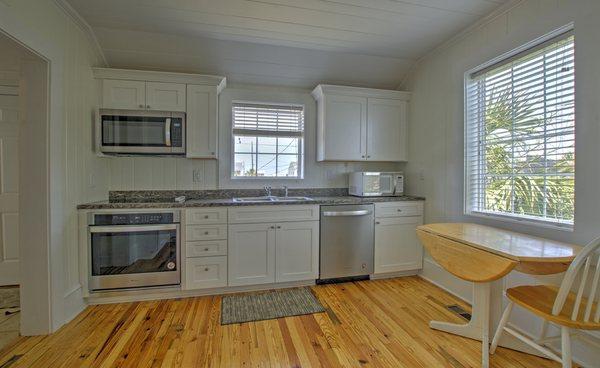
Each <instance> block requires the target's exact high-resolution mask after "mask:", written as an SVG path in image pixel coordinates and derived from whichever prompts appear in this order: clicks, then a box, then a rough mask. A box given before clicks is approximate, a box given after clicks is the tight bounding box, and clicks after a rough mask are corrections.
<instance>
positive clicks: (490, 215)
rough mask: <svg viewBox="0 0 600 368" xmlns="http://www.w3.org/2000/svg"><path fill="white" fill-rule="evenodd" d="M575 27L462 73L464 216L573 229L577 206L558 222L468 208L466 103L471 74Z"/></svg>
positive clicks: (545, 36)
mask: <svg viewBox="0 0 600 368" xmlns="http://www.w3.org/2000/svg"><path fill="white" fill-rule="evenodd" d="M574 28H575V24H574V23H573V22H571V23H569V24H566V25H565V26H562V27H560V28H557V29H555V30H554V31H552V32H549V33H547V34H545V35H543V36H541V37H538V38H536V39H535V40H532V41H530V42H528V43H526V44H524V45H522V46H520V47H517V48H515V49H513V50H511V51H508V52H506V53H504V54H502V55H500V56H498V57H496V58H493V59H492V60H489V61H488V62H486V63H483V64H481V65H478V66H476V67H474V68H471V69H469V70H467V71H466V72H465V73H464V75H463V120H464V121H463V134H464V136H463V139H464V141H463V142H464V147H463V149H464V150H463V214H464V215H465V216H470V217H476V218H485V219H492V220H497V221H503V222H509V223H515V224H523V225H531V226H535V227H541V228H549V229H555V230H562V231H569V232H573V231H574V229H575V217H576V214H577V206H575V212H574V216H573V222H560V221H552V220H543V219H538V218H533V217H531V218H530V217H528V216H523V215H518V216H517V215H511V214H508V213H507V214H504V213H496V212H485V211H478V210H472V209H470V205H469V199H468V197H469V193H468V190H469V169H468V162H467V158H468V153H467V152H468V150H467V147H468V142H469V138H468V126H469V121H468V111H467V110H468V105H467V94H468V91H467V89H468V82H469V80H470V79H471V76H472V75H473V74H475V73H477V72H479V71H481V70H483V69H486V68H489V67H491V66H492V65H495V64H498V63H501V62H503V61H505V60H508V59H510V58H512V57H515V56H516V55H518V54H520V53H522V52H525V51H528V50H531V49H533V48H535V47H537V46H539V45H541V44H543V43H545V42H548V41H550V40H552V39H554V38H556V37H559V36H561V35H562V34H565V33H567V32H573V30H574Z"/></svg>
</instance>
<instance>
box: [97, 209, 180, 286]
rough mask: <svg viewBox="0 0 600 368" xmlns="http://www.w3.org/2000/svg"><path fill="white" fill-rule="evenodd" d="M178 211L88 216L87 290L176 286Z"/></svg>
mask: <svg viewBox="0 0 600 368" xmlns="http://www.w3.org/2000/svg"><path fill="white" fill-rule="evenodd" d="M179 218H180V215H179V211H164V212H162V211H156V212H127V213H126V212H115V213H105V212H99V213H91V214H90V215H89V219H88V225H89V226H88V229H89V270H90V272H89V288H90V290H92V291H94V290H107V289H123V288H134V287H150V286H166V285H179V284H180V282H181V267H180V254H179V250H180V224H179V222H180V220H179Z"/></svg>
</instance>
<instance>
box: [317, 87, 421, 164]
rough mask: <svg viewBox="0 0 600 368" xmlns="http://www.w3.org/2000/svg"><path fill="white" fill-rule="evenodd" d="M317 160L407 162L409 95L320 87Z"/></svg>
mask: <svg viewBox="0 0 600 368" xmlns="http://www.w3.org/2000/svg"><path fill="white" fill-rule="evenodd" d="M312 95H313V97H314V98H315V99H316V100H317V110H318V115H317V117H318V118H317V160H318V161H392V162H393V161H406V159H407V158H406V124H407V121H406V104H407V101H408V99H409V97H410V94H409V93H407V92H401V91H391V90H379V89H370V88H356V87H344V86H332V85H319V86H317V88H315V89H314V90H313V92H312Z"/></svg>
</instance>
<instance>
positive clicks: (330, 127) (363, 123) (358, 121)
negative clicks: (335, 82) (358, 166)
mask: <svg viewBox="0 0 600 368" xmlns="http://www.w3.org/2000/svg"><path fill="white" fill-rule="evenodd" d="M323 102H324V104H323V105H324V106H323V112H324V114H325V115H326V124H324V125H323V127H322V129H320V130H319V133H320V134H321V136H320V140H321V141H322V142H323V144H322V145H320V146H319V147H320V149H321V152H320V155H319V156H321V157H323V158H322V159H321V160H342V161H343V160H352V161H360V160H364V159H365V155H366V153H367V99H366V98H364V97H354V96H337V95H331V96H326V97H325V98H324V100H323Z"/></svg>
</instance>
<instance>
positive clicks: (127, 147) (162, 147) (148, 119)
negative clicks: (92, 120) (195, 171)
mask: <svg viewBox="0 0 600 368" xmlns="http://www.w3.org/2000/svg"><path fill="white" fill-rule="evenodd" d="M99 137H100V139H101V142H100V150H101V151H102V152H104V153H109V154H117V153H121V154H161V155H180V154H185V114H184V113H182V112H163V111H135V110H109V109H100V132H99Z"/></svg>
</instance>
